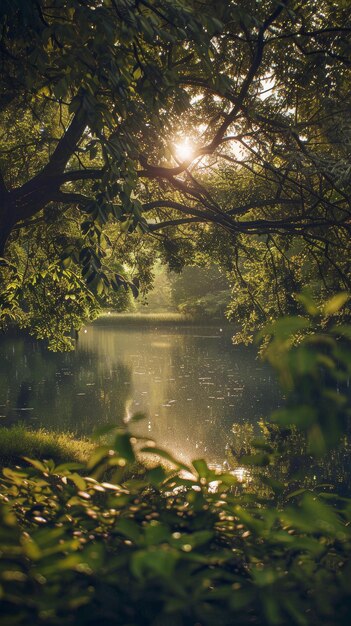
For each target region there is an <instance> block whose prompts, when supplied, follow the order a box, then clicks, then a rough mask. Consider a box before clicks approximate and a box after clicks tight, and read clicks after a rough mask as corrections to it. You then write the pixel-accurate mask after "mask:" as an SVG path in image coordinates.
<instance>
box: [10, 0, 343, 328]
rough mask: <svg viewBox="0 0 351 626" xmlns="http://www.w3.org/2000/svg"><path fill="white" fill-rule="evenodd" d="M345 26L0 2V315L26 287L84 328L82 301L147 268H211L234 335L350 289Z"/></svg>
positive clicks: (198, 5) (122, 4) (108, 3)
mask: <svg viewBox="0 0 351 626" xmlns="http://www.w3.org/2000/svg"><path fill="white" fill-rule="evenodd" d="M350 13H351V10H350V7H349V3H348V2H345V1H343V0H337V1H332V0H321V1H319V2H317V1H316V0H309V1H308V2H306V3H303V4H301V3H297V2H295V1H293V0H283V1H281V2H277V1H276V0H269V1H263V2H260V3H257V2H254V1H253V0H245V1H244V2H240V3H237V2H227V1H216V2H215V1H213V0H203V1H200V0H199V1H196V0H192V1H191V0H186V1H180V0H179V1H178V2H174V1H168V0H160V1H157V0H145V1H144V0H139V1H138V0H133V1H132V0H104V1H97V0H90V1H85V2H83V1H81V0H50V2H49V1H48V0H36V1H34V0H31V1H30V2H28V1H24V0H14V1H11V2H10V1H8V2H6V1H5V2H3V3H2V5H1V9H0V23H1V40H0V55H1V70H2V77H3V80H2V84H1V88H0V89H1V91H0V115H1V119H0V128H1V139H0V144H1V145H0V148H1V152H0V167H1V178H0V187H1V189H0V194H1V204H0V233H1V236H0V239H1V241H0V256H2V257H3V258H4V260H3V261H2V264H3V268H4V269H3V270H2V272H3V283H4V284H5V283H6V284H7V288H6V289H3V290H2V300H3V307H4V308H5V310H6V311H7V313H8V314H12V315H13V316H14V317H15V316H16V315H17V316H18V311H19V310H21V311H22V313H23V305H22V304H21V303H19V296H18V294H19V292H20V291H21V290H22V291H21V293H22V298H23V285H24V283H26V284H27V283H28V276H30V277H31V278H30V280H29V282H30V281H32V282H33V280H34V281H35V285H38V281H39V282H40V281H41V282H43V281H44V282H45V281H48V280H49V281H52V280H53V281H54V282H55V283H57V282H59V284H60V285H61V287H60V289H61V290H62V293H63V298H65V297H66V296H67V295H68V299H69V300H70V301H71V303H72V302H73V300H72V298H71V296H75V301H74V304H72V306H74V307H75V306H76V302H77V294H80V295H79V298H83V302H82V303H81V307H82V308H83V309H84V310H85V312H86V313H87V314H91V313H92V310H91V309H94V306H95V304H94V303H93V300H91V292H92V291H95V292H96V291H97V293H98V295H100V296H101V297H102V296H103V294H104V293H105V292H107V290H108V289H110V288H111V287H113V288H115V289H117V288H118V287H120V286H121V285H125V286H126V285H128V284H129V285H130V287H131V289H132V290H133V291H134V292H135V293H136V291H137V288H138V285H139V281H138V279H139V278H141V279H142V280H143V279H144V278H145V279H148V278H150V276H146V275H145V272H146V274H148V272H147V270H146V269H145V268H146V266H148V265H149V259H153V258H154V257H155V254H161V257H162V258H164V259H165V260H166V261H167V262H169V264H170V266H171V267H172V268H173V269H176V270H179V269H180V268H181V266H182V264H184V262H185V261H186V260H191V261H192V262H197V263H213V262H215V263H219V264H220V265H222V267H223V268H224V269H225V270H226V271H227V272H228V274H229V276H230V279H231V281H232V284H233V288H234V298H233V304H232V315H233V316H235V317H236V316H240V315H241V314H242V312H243V311H245V312H246V313H245V315H246V319H247V320H248V325H247V331H249V330H250V327H251V326H252V325H255V324H257V323H259V321H260V320H263V319H264V318H265V317H267V316H268V317H270V316H272V315H273V316H274V315H275V314H276V313H277V312H278V313H279V312H283V311H285V310H287V309H289V307H291V306H293V303H292V298H291V293H292V292H293V291H295V290H299V289H300V288H301V287H302V286H303V285H304V284H306V283H310V284H312V286H313V288H315V290H316V291H318V290H319V291H321V292H323V293H325V292H330V291H333V290H334V289H335V288H342V289H345V288H349V287H350V278H349V245H350V244H349V239H350V237H349V234H350V232H349V231H350V193H349V186H350V173H351V168H350V146H351V126H350V121H349V111H350V105H351V102H350V89H349V84H350V81H349V77H350V67H351V54H350V43H349V39H350V31H351V28H350V26H349V24H350ZM131 234H132V236H131V238H130V240H129V243H126V241H127V238H126V235H128V236H130V235H131ZM141 241H142V242H145V241H146V242H147V243H140V242H141ZM135 249H137V252H136V256H135ZM157 251H158V252H157ZM131 255H132V256H133V255H134V256H133V258H134V262H135V263H136V264H137V265H138V268H139V274H140V275H139V274H138V276H136V277H135V281H134V282H132V281H130V279H128V277H126V275H125V274H124V273H123V268H122V269H121V264H123V262H124V261H125V260H127V261H128V259H130V258H131ZM135 259H136V260H135ZM138 260H139V262H138ZM30 264H32V265H33V268H34V269H33V272H32V274H31V273H30V272H29V271H28V267H29V265H30ZM39 268H40V272H41V274H43V273H44V274H45V276H44V277H43V276H42V275H41V274H40V276H39V274H38V271H39ZM55 272H56V276H58V279H57V280H56V279H55ZM24 276H26V280H24V279H23V277H24ZM65 281H66V283H67V284H66V286H63V283H65ZM70 285H71V289H70V287H69V286H70ZM46 291H48V289H46ZM49 291H50V290H49ZM50 293H51V292H50ZM46 297H47V296H46ZM25 299H26V300H27V301H28V296H26V298H25ZM11 303H12V304H11ZM44 308H45V298H44ZM15 309H16V311H17V312H15ZM11 312H12V313H11ZM76 313H77V325H78V318H79V317H80V316H81V315H82V310H80V309H79V311H78V310H77V311H76ZM246 334H247V333H246Z"/></svg>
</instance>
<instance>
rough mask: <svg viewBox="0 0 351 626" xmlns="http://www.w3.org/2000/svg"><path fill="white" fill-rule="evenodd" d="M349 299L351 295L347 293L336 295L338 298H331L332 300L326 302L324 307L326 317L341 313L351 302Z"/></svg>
mask: <svg viewBox="0 0 351 626" xmlns="http://www.w3.org/2000/svg"><path fill="white" fill-rule="evenodd" d="M349 298H350V295H349V294H348V293H346V292H345V291H342V292H341V293H338V294H336V296H333V297H332V298H330V300H328V302H326V303H325V305H324V307H323V313H324V315H326V316H328V315H334V314H335V313H337V312H338V311H340V309H341V308H342V307H343V306H344V304H345V303H346V302H347V301H348V300H349Z"/></svg>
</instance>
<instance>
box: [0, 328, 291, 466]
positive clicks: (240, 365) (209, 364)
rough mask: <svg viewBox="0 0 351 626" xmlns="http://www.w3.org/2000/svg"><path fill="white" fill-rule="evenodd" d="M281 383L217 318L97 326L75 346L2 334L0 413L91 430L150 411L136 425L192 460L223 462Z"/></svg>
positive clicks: (270, 404)
mask: <svg viewBox="0 0 351 626" xmlns="http://www.w3.org/2000/svg"><path fill="white" fill-rule="evenodd" d="M278 398H279V392H278V390H277V387H276V384H275V381H274V378H273V379H272V378H271V371H270V369H269V367H268V366H267V365H264V364H262V363H261V362H260V361H259V360H257V359H256V353H255V349H252V348H245V347H242V346H233V345H232V343H231V333H230V330H228V329H223V332H221V330H220V329H219V328H218V327H214V328H212V327H203V326H202V327H194V326H192V327H171V328H170V327H162V326H161V327H158V328H137V329H136V328H135V327H134V326H133V327H126V326H123V327H121V326H106V327H103V326H88V327H87V328H86V329H85V331H82V333H81V334H80V337H79V341H78V345H77V349H76V351H75V352H72V353H67V354H55V353H50V352H48V351H47V350H46V349H45V347H44V346H43V345H42V344H41V343H38V342H35V341H33V340H32V339H30V338H27V337H23V336H21V337H7V338H2V339H1V341H0V419H1V423H2V424H3V425H8V424H13V423H15V422H16V421H22V422H23V421H24V422H27V423H29V424H31V425H32V426H37V427H39V426H44V427H46V428H50V429H56V430H70V431H73V432H75V433H78V434H90V433H91V432H92V431H93V430H94V428H96V427H98V426H102V425H103V424H104V423H110V422H114V423H117V424H122V423H123V422H128V420H129V419H130V417H131V416H132V415H133V414H134V413H135V412H143V413H145V415H146V418H145V420H143V421H141V422H139V423H138V424H135V425H133V429H132V430H133V432H135V433H136V434H140V435H146V436H148V437H150V438H152V439H155V440H156V441H157V443H158V445H160V446H163V447H165V448H167V449H169V450H170V451H171V452H173V453H174V454H175V455H177V456H178V457H179V458H181V459H184V460H190V459H191V458H194V457H200V456H204V457H205V458H207V460H208V461H210V462H221V460H223V458H224V456H225V451H226V448H228V447H229V446H230V445H231V442H232V441H233V431H232V429H233V427H234V428H235V426H238V425H239V424H242V423H243V422H250V423H252V424H257V422H258V420H259V419H260V418H261V417H263V416H266V415H268V414H269V413H270V412H271V410H272V409H273V408H275V407H276V406H277V404H278Z"/></svg>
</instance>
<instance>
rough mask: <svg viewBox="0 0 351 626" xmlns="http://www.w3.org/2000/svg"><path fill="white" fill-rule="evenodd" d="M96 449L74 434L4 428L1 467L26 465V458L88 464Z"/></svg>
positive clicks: (0, 434) (0, 433)
mask: <svg viewBox="0 0 351 626" xmlns="http://www.w3.org/2000/svg"><path fill="white" fill-rule="evenodd" d="M94 447H95V445H94V444H93V443H92V442H91V441H89V440H88V439H77V438H75V436H74V435H73V434H72V433H67V432H66V433H58V432H49V431H47V430H44V429H42V428H41V429H39V430H29V429H28V428H26V427H25V426H24V425H16V426H13V427H11V428H7V427H1V428H0V466H2V467H4V466H6V465H14V464H15V463H20V464H22V463H23V461H22V457H23V456H27V457H34V458H36V459H53V461H55V462H56V463H64V462H68V461H77V462H84V461H86V460H87V458H88V457H89V455H90V454H91V452H92V451H93V449H94Z"/></svg>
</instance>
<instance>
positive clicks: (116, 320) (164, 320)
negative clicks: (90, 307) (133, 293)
mask: <svg viewBox="0 0 351 626" xmlns="http://www.w3.org/2000/svg"><path fill="white" fill-rule="evenodd" d="M192 323H194V320H193V319H192V318H191V317H189V316H187V315H184V314H182V313H116V312H113V311H107V312H104V313H101V315H99V317H98V318H97V319H96V320H95V321H94V324H126V325H127V324H128V325H129V324H131V325H135V326H141V325H155V324H156V325H157V324H164V325H167V324H172V325H173V324H192Z"/></svg>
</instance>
